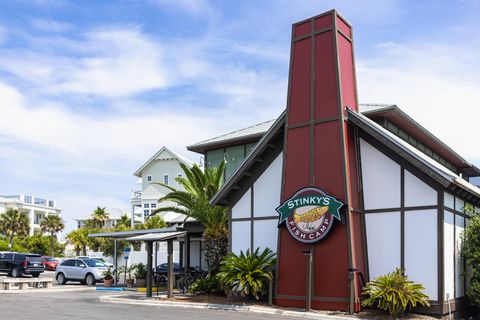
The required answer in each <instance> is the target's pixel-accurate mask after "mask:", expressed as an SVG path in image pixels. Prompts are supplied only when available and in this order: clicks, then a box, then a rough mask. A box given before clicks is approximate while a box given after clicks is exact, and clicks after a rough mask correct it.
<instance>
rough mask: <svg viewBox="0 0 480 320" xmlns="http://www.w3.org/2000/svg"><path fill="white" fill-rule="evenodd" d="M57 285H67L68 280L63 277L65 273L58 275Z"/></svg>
mask: <svg viewBox="0 0 480 320" xmlns="http://www.w3.org/2000/svg"><path fill="white" fill-rule="evenodd" d="M57 283H58V284H59V285H64V284H65V283H67V279H65V276H64V275H63V273H59V274H58V275H57Z"/></svg>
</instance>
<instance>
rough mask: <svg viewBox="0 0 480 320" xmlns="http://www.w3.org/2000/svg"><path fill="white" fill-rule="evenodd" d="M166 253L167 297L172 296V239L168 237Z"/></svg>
mask: <svg viewBox="0 0 480 320" xmlns="http://www.w3.org/2000/svg"><path fill="white" fill-rule="evenodd" d="M167 255H168V265H167V267H168V271H167V278H168V280H167V297H168V298H173V280H174V274H173V240H172V239H170V240H168V242H167Z"/></svg>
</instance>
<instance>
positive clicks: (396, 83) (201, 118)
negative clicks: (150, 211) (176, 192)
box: [0, 0, 480, 231]
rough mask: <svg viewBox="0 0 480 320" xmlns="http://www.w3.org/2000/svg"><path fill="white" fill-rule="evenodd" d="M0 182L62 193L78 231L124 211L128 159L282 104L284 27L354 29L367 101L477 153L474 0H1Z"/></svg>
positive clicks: (253, 118) (478, 49)
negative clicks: (345, 25) (93, 216)
mask: <svg viewBox="0 0 480 320" xmlns="http://www.w3.org/2000/svg"><path fill="white" fill-rule="evenodd" d="M0 7H1V10H0V181H1V184H0V194H33V195H37V196H40V197H45V198H49V199H53V200H56V201H57V206H58V207H60V208H62V209H63V213H62V214H63V218H64V220H65V221H66V224H67V230H66V231H69V230H71V229H73V228H74V227H75V223H74V221H73V219H74V218H78V217H85V216H87V215H89V214H90V213H91V212H92V211H93V210H94V209H95V207H96V206H101V207H107V208H120V209H123V210H125V211H127V212H128V211H129V199H130V196H131V191H132V190H135V189H138V185H137V180H138V179H137V178H135V177H134V176H133V172H135V171H136V170H137V169H138V168H139V167H140V166H141V165H142V164H143V163H144V162H145V161H146V160H147V159H149V158H150V157H151V156H152V155H153V154H154V153H155V152H156V151H158V150H159V149H160V148H161V147H162V146H164V145H165V146H167V147H169V148H171V149H172V150H175V151H177V152H179V153H180V154H182V155H184V156H186V157H188V158H190V159H191V160H193V161H197V162H198V161H199V160H200V155H198V154H194V153H191V152H188V151H187V150H186V148H185V146H187V145H190V144H193V143H196V142H198V141H201V140H204V139H208V138H210V137H213V136H216V135H219V134H223V133H226V132H230V131H233V130H237V129H240V128H242V127H245V126H249V125H253V124H256V123H259V122H263V121H266V120H270V119H273V118H276V117H277V116H278V115H280V113H281V112H282V111H283V109H284V108H285V104H286V92H287V89H286V88H287V76H288V65H289V55H290V52H289V51H290V40H291V39H290V35H291V25H292V24H293V23H294V22H296V21H300V20H303V19H305V18H308V17H310V16H313V15H316V14H319V13H322V12H324V11H327V10H330V9H333V8H335V9H337V10H339V11H340V13H342V15H344V16H345V17H346V18H347V19H348V20H349V21H350V23H351V24H352V25H353V27H354V38H355V56H356V58H355V59H356V69H357V81H358V96H359V101H360V102H361V103H392V104H397V105H398V106H399V107H400V108H401V109H402V110H404V111H405V112H407V113H408V114H409V115H411V116H412V117H413V118H414V119H415V120H417V121H418V122H419V123H420V124H422V125H423V126H424V127H426V128H427V129H428V130H430V131H431V132H432V133H433V134H435V135H436V136H437V137H439V138H440V139H441V140H443V141H444V142H445V143H447V144H448V145H449V146H450V147H452V148H453V149H454V150H456V151H457V152H458V153H460V154H461V155H462V156H463V157H465V158H466V159H468V160H469V161H471V162H472V163H474V164H476V165H477V166H480V150H479V148H478V138H477V136H478V135H477V131H478V130H477V128H478V127H477V122H478V119H479V115H480V111H479V107H480V105H479V102H480V59H478V57H480V38H479V37H478V36H477V35H478V34H479V33H480V19H478V17H479V16H480V1H478V0H459V1H456V2H455V1H433V0H432V1H428V0H427V1H408V0H398V1H397V0H382V1H374V0H361V1H359V0H345V1H331V0H323V1H300V0H296V1H288V0H286V1H207V0H176V1H170V0H143V1H135V0H125V1H118V2H113V1H68V0H31V1H27V0H17V1H7V0H0Z"/></svg>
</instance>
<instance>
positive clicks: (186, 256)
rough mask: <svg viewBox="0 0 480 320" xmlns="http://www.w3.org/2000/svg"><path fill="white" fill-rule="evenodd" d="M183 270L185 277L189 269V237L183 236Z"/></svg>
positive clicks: (187, 235)
mask: <svg viewBox="0 0 480 320" xmlns="http://www.w3.org/2000/svg"><path fill="white" fill-rule="evenodd" d="M184 261H185V268H184V269H183V271H184V273H185V277H187V273H188V269H189V268H190V235H189V234H188V232H187V233H186V234H185V260H184Z"/></svg>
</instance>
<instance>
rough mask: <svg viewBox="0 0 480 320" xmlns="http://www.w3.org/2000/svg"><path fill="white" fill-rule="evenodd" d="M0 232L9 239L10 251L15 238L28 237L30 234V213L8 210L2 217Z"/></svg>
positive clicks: (0, 216) (0, 219)
mask: <svg viewBox="0 0 480 320" xmlns="http://www.w3.org/2000/svg"><path fill="white" fill-rule="evenodd" d="M0 232H2V233H3V234H5V235H6V236H7V237H8V250H9V251H10V250H11V249H12V245H13V238H14V237H15V236H20V237H26V236H28V234H29V233H30V220H29V218H28V213H26V212H19V211H18V210H17V209H12V208H8V209H7V210H6V211H5V212H4V213H3V214H1V215H0Z"/></svg>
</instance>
